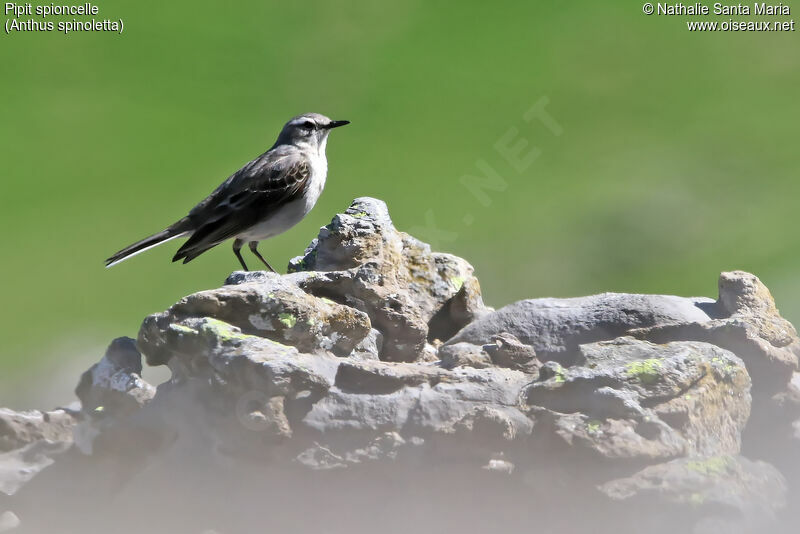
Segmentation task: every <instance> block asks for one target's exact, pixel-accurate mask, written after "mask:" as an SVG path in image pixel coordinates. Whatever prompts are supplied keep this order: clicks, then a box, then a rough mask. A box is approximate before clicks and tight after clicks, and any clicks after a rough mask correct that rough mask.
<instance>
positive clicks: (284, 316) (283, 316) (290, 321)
mask: <svg viewBox="0 0 800 534" xmlns="http://www.w3.org/2000/svg"><path fill="white" fill-rule="evenodd" d="M278 321H280V322H281V323H283V325H284V326H285V327H286V328H292V327H293V326H294V325H296V324H297V317H295V316H294V315H292V314H291V313H279V314H278Z"/></svg>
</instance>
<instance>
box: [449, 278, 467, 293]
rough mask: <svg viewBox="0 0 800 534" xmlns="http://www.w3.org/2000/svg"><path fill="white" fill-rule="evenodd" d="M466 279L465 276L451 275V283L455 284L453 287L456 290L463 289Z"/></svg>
mask: <svg viewBox="0 0 800 534" xmlns="http://www.w3.org/2000/svg"><path fill="white" fill-rule="evenodd" d="M465 281H466V279H465V278H464V277H463V276H451V277H450V285H452V286H453V289H455V290H456V292H458V291H461V288H462V287H464V282H465Z"/></svg>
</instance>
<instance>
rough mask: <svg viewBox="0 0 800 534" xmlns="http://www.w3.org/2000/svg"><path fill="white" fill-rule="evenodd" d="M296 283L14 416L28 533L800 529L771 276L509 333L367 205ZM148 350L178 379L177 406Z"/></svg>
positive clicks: (220, 302)
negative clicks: (71, 395) (58, 399)
mask: <svg viewBox="0 0 800 534" xmlns="http://www.w3.org/2000/svg"><path fill="white" fill-rule="evenodd" d="M290 270H291V271H293V272H291V273H289V274H286V275H279V274H276V273H266V272H241V271H239V272H234V273H232V274H231V275H230V276H229V277H228V279H227V280H226V284H225V285H224V286H223V287H220V288H217V289H210V290H206V291H200V292H198V293H194V294H192V295H189V296H187V297H185V298H183V299H181V300H180V301H178V302H177V303H175V304H174V305H173V306H171V307H170V308H169V309H167V310H165V311H164V312H161V313H156V314H154V315H151V316H150V317H147V318H146V319H145V320H144V322H143V324H142V327H141V329H140V332H139V337H138V341H137V344H136V345H134V342H133V341H132V340H130V339H127V338H120V339H118V340H115V342H114V343H112V345H111V346H110V347H109V349H108V351H107V352H106V355H105V356H104V357H103V359H102V360H101V361H100V362H99V363H98V364H96V365H95V366H93V367H92V368H91V369H90V370H89V371H87V372H86V373H84V375H83V377H82V379H81V383H80V384H79V386H78V388H77V390H76V393H77V394H78V396H79V397H80V398H81V400H82V402H83V405H84V411H83V412H76V413H75V414H74V416H73V414H71V413H70V412H67V411H63V412H59V411H55V412H50V413H49V414H47V415H46V414H45V413H43V412H31V413H28V414H20V413H17V412H8V411H5V412H2V411H0V487H2V488H4V489H5V490H6V492H14V496H13V497H10V499H13V500H11V501H8V508H7V509H13V510H14V513H15V514H18V515H19V517H20V518H21V519H22V524H23V525H24V528H25V529H28V531H31V532H52V531H58V532H94V531H96V532H106V531H109V530H113V531H115V532H119V533H120V534H124V533H125V532H128V531H138V530H141V518H140V511H141V510H149V511H150V515H149V516H148V517H149V518H150V521H151V522H152V523H153V524H157V525H158V529H159V530H160V531H164V532H203V531H210V530H214V531H216V532H226V533H227V532H230V533H233V532H253V531H258V530H259V529H260V530H263V529H264V525H265V523H264V521H265V518H268V520H269V527H270V529H271V530H276V531H290V532H291V531H295V530H297V529H298V525H299V526H300V528H301V529H302V530H309V531H312V530H313V531H320V532H322V531H325V532H339V533H348V534H354V533H359V532H375V531H381V532H405V531H407V530H409V523H408V521H400V520H397V519H396V518H398V517H400V518H406V517H408V511H409V510H413V511H414V521H415V523H414V525H412V527H413V528H417V527H418V526H419V525H425V527H424V528H430V529H433V528H436V529H439V530H441V529H444V530H447V531H459V532H465V533H470V532H487V531H495V530H497V531H510V532H516V531H520V530H530V529H531V528H533V529H535V530H537V531H538V530H541V531H543V532H578V531H581V532H583V531H592V532H595V531H608V532H614V533H615V534H628V533H630V534H633V533H638V532H643V531H647V532H657V533H664V534H667V533H670V534H671V533H672V532H688V531H694V532H706V531H715V529H723V530H724V531H725V532H731V531H735V529H739V530H743V529H744V530H748V531H760V530H762V531H763V530H764V529H766V530H767V531H769V532H777V531H778V528H779V527H781V526H782V525H780V524H779V523H776V522H775V521H776V518H778V519H780V520H781V521H782V522H783V523H785V524H790V521H791V514H793V513H795V512H794V509H793V507H789V508H788V509H787V508H786V507H783V508H782V506H783V502H785V501H788V502H792V499H795V500H796V498H797V497H798V494H797V490H796V489H795V488H798V487H800V486H798V482H797V481H798V480H800V469H798V467H797V466H798V465H800V462H798V456H800V454H799V452H800V451H799V449H800V447H798V443H800V438H798V435H800V430H798V428H800V422H798V421H800V378H798V377H800V373H798V370H797V354H798V350H797V347H798V346H800V342H798V339H797V335H796V332H795V330H794V328H793V327H792V326H791V325H790V324H789V323H787V322H786V321H785V320H783V319H782V318H781V317H780V315H779V314H778V311H777V308H776V307H775V303H774V301H773V300H772V297H771V296H770V295H769V291H768V290H767V289H766V287H764V286H763V284H761V282H760V281H758V279H757V278H756V277H754V276H752V275H749V274H747V273H741V272H733V273H723V274H722V276H721V278H720V294H719V298H718V299H717V300H712V299H705V298H681V297H675V296H664V295H629V294H611V293H606V294H602V295H595V296H590V297H581V298H573V299H532V300H522V301H519V302H516V303H514V304H510V305H508V306H505V307H503V308H501V309H499V310H497V311H493V310H491V309H489V308H486V307H485V306H484V305H483V303H482V300H481V295H480V289H479V284H478V281H477V279H476V278H475V276H474V273H473V269H472V267H471V266H470V265H469V264H468V263H467V262H466V261H464V260H463V259H460V258H457V257H455V256H451V255H448V254H442V253H437V252H433V251H431V249H430V247H429V246H428V245H426V244H424V243H422V242H420V241H418V240H416V239H414V238H413V237H411V236H409V235H407V234H404V233H402V232H399V231H397V230H396V229H395V228H394V226H393V224H392V221H391V219H390V217H389V214H388V210H387V209H386V206H385V204H383V203H382V202H380V201H377V200H374V199H368V198H361V199H356V200H355V201H354V202H353V204H352V205H351V206H350V208H348V210H347V211H346V212H345V213H342V214H339V215H336V216H335V217H334V218H333V220H332V222H331V223H330V224H329V225H327V226H326V227H324V228H322V229H321V230H320V233H319V236H318V237H317V238H316V239H315V240H314V241H313V242H312V243H311V245H310V246H309V247H308V248H307V249H306V252H305V254H304V256H303V257H299V258H295V259H293V260H292V261H291V263H290ZM137 349H138V350H141V352H142V354H144V355H145V357H146V361H147V362H148V363H149V364H151V365H161V364H166V365H168V366H169V368H170V370H171V371H172V376H171V378H170V379H169V380H168V381H166V382H164V383H163V384H160V385H159V386H158V388H157V389H156V391H155V393H154V392H153V389H152V388H151V387H150V386H149V385H147V384H146V383H144V382H143V381H141V359H140V354H139V352H138V350H137ZM101 407H102V410H99V408H101ZM74 419H80V420H81V422H80V423H79V424H78V425H77V426H75V423H74ZM69 433H72V434H74V435H75V436H76V438H75V441H74V443H75V444H77V445H78V447H71V448H70V446H71V444H72V442H71V441H70V440H71V439H72V438H71V437H67V434H69ZM48 440H53V441H48ZM66 448H69V450H68V451H66V453H65V454H61V452H63V451H65V449H66ZM2 451H5V452H2ZM742 454H744V455H745V456H746V457H745V456H742ZM54 458H57V459H56V461H55V462H53V459H54ZM764 460H768V461H769V464H767V463H765V462H764ZM48 465H49V467H47V469H44V467H46V466H48ZM773 466H774V467H773ZM43 469H44V471H42V470H43ZM36 473H39V474H38V475H37V476H36V477H35V478H31V477H32V475H33V474H36ZM781 474H783V476H785V477H786V479H787V483H784V481H783V479H782V478H781ZM387 481H390V482H391V483H386V482H387ZM23 484H24V487H23V486H22V485H23ZM598 488H599V490H600V492H601V493H600V494H598ZM787 488H788V489H787ZM792 492H794V493H792ZM265 496H267V497H268V498H265ZM298 496H302V498H301V499H299V500H298ZM465 502H474V503H479V505H477V506H464V503H465ZM165 503H168V506H165ZM197 503H203V506H201V507H198V506H197ZM0 504H2V505H3V509H6V506H5V505H6V502H4V501H0ZM41 510H47V511H48V513H47V514H42V513H41ZM309 510H313V511H314V513H309ZM342 510H349V511H350V512H352V513H346V514H343V513H341V512H342ZM564 510H567V511H571V510H579V511H580V513H579V514H574V513H569V512H566V513H565V512H564ZM154 511H158V512H159V513H158V514H156V515H154V514H153V512H154ZM522 512H524V513H522ZM52 518H55V519H52ZM531 518H533V522H532V519H531ZM444 525H446V526H444ZM212 527H213V528H212ZM424 528H423V530H424ZM787 532H793V530H791V529H789V530H787Z"/></svg>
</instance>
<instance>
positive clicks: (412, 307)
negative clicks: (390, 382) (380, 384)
mask: <svg viewBox="0 0 800 534" xmlns="http://www.w3.org/2000/svg"><path fill="white" fill-rule="evenodd" d="M289 270H290V271H317V272H320V274H319V275H318V276H316V277H313V278H309V279H308V280H307V281H306V282H305V283H304V284H303V286H304V288H305V289H306V290H307V291H309V292H311V293H313V294H316V295H321V296H327V297H329V298H331V299H333V300H336V301H338V302H343V303H345V304H348V305H351V306H353V307H355V308H357V309H360V310H362V311H364V312H366V313H367V314H368V315H369V317H370V319H371V320H372V323H373V324H374V325H375V327H376V328H378V329H379V330H380V331H381V332H382V333H383V336H384V342H383V350H382V352H381V359H383V360H393V361H413V360H415V359H416V358H417V357H418V356H419V354H420V353H421V352H422V350H423V348H424V346H425V341H426V339H428V338H430V339H433V338H439V339H442V340H444V339H447V338H448V337H450V336H451V335H452V334H454V333H455V332H456V331H457V330H458V329H460V328H461V327H462V326H464V325H466V324H467V323H469V322H470V321H472V320H473V319H474V318H475V317H477V316H478V315H480V314H481V313H483V312H484V311H486V309H485V307H484V305H483V301H482V299H481V296H480V286H479V284H478V280H477V278H475V276H474V275H473V269H472V266H471V265H470V264H469V263H467V262H466V261H464V260H462V259H461V258H458V257H456V256H452V255H450V254H442V253H435V252H431V249H430V246H429V245H427V244H425V243H422V242H421V241H418V240H417V239H415V238H413V237H411V236H409V235H408V234H405V233H403V232H398V231H397V230H396V229H395V228H394V225H393V224H392V220H391V218H390V217H389V212H388V210H387V209H386V204H384V203H383V202H381V201H379V200H375V199H372V198H358V199H356V200H354V201H353V203H352V205H351V206H350V207H349V208H348V209H347V211H346V212H345V213H343V214H339V215H337V216H336V217H334V218H333V221H331V223H330V224H329V225H328V226H326V227H324V228H323V229H322V230H320V234H319V237H317V238H316V239H315V240H314V241H312V243H311V245H310V246H309V247H308V248H307V249H306V252H305V254H304V256H302V257H298V258H295V259H293V260H292V261H291V262H290V264H289Z"/></svg>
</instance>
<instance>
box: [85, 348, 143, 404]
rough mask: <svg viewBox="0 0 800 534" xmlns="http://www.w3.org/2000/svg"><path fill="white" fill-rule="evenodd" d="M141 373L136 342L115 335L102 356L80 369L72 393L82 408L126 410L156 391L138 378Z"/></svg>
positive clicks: (140, 360)
mask: <svg viewBox="0 0 800 534" xmlns="http://www.w3.org/2000/svg"><path fill="white" fill-rule="evenodd" d="M141 374H142V356H141V354H139V351H138V349H137V348H136V342H135V341H134V340H133V339H131V338H129V337H121V338H117V339H115V340H114V341H112V342H111V345H109V346H108V349H107V350H106V353H105V356H103V358H102V359H101V360H100V361H99V362H98V363H96V364H94V365H93V366H92V367H91V369H89V370H88V371H86V372H85V373H83V375H82V376H81V379H80V382H79V383H78V387H77V388H76V389H75V394H76V395H77V396H78V398H79V399H80V400H81V405H82V409H83V411H84V412H87V413H91V412H94V411H97V410H103V411H107V412H112V413H117V412H119V413H130V412H131V411H133V410H136V409H138V408H141V407H142V406H144V405H145V404H147V403H148V402H149V401H150V400H151V399H152V398H153V396H155V394H156V389H155V388H154V387H153V386H151V385H150V384H148V383H147V382H145V381H144V380H142V377H141Z"/></svg>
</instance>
